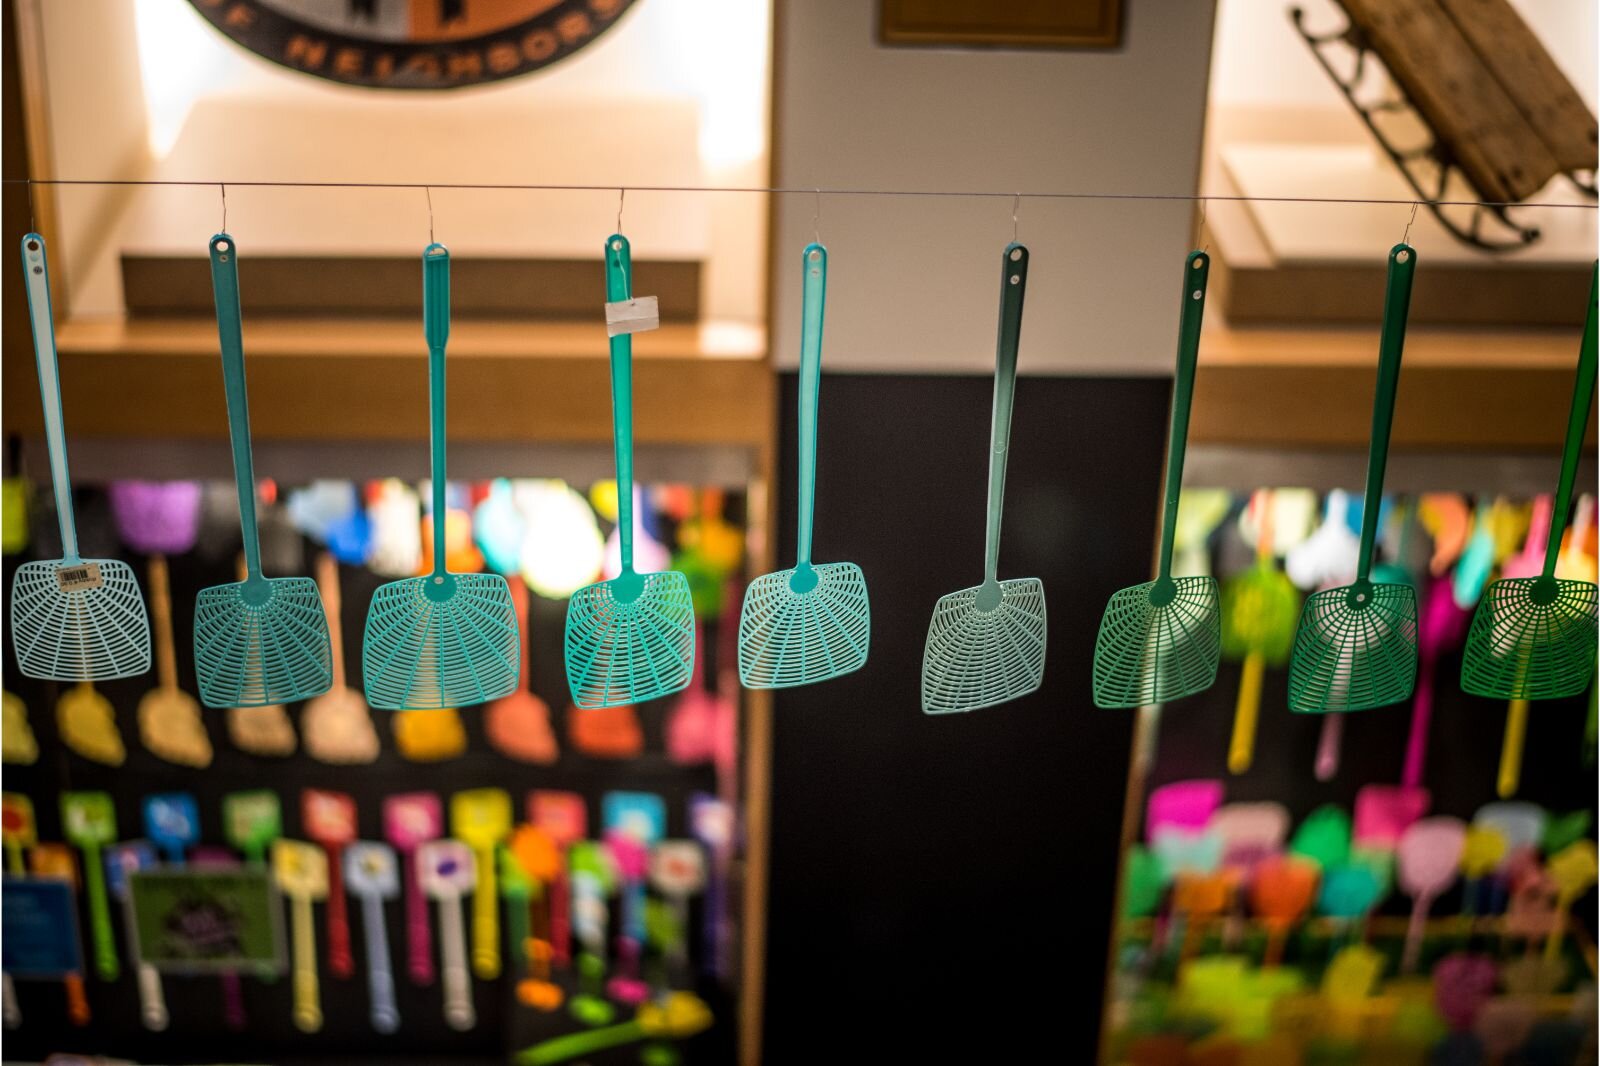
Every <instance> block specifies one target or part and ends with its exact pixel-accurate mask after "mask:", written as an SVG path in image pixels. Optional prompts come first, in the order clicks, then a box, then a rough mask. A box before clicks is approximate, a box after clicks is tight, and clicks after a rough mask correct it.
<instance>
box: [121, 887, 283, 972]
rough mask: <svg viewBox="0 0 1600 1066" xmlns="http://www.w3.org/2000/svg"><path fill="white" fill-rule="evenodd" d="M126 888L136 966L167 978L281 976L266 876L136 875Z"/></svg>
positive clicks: (278, 932) (279, 936) (279, 942)
mask: <svg viewBox="0 0 1600 1066" xmlns="http://www.w3.org/2000/svg"><path fill="white" fill-rule="evenodd" d="M128 885H129V890H130V893H131V894H130V897H129V917H130V920H131V922H132V925H133V933H134V941H135V942H134V950H135V952H136V953H137V955H138V958H139V960H140V961H141V962H145V963H149V964H150V965H151V966H153V967H155V968H156V969H157V970H160V971H162V972H166V973H188V974H195V973H221V972H225V971H235V970H243V971H247V972H253V973H258V974H260V973H281V972H282V971H283V931H282V927H281V924H280V922H279V918H278V915H279V914H280V913H281V911H282V908H281V907H280V906H279V904H278V895H277V892H276V890H275V889H274V888H273V887H272V881H271V879H270V878H269V876H268V874H267V871H266V870H263V869H251V868H245V869H224V868H219V869H203V868H202V869H152V870H141V871H138V872H136V873H134V874H133V875H132V876H131V877H130V878H129V880H128Z"/></svg>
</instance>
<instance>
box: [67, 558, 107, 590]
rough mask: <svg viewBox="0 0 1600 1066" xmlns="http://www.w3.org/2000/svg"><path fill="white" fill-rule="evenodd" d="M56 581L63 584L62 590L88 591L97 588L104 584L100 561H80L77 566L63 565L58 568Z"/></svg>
mask: <svg viewBox="0 0 1600 1066" xmlns="http://www.w3.org/2000/svg"><path fill="white" fill-rule="evenodd" d="M56 583H57V584H59V585H60V586H61V591H62V592H87V591H88V590H89V589H97V588H99V587H100V586H101V584H103V582H102V581H101V580H100V564H99V563H78V564H77V565H75V566H63V567H60V568H58V569H57V570H56Z"/></svg>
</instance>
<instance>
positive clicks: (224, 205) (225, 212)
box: [217, 182, 228, 233]
mask: <svg viewBox="0 0 1600 1066" xmlns="http://www.w3.org/2000/svg"><path fill="white" fill-rule="evenodd" d="M217 188H218V189H221V190H222V229H221V231H220V232H222V233H227V232H228V184H227V182H218V183H217Z"/></svg>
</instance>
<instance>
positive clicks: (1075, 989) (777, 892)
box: [765, 375, 1169, 1066]
mask: <svg viewBox="0 0 1600 1066" xmlns="http://www.w3.org/2000/svg"><path fill="white" fill-rule="evenodd" d="M795 386H796V381H795V378H794V376H793V375H786V376H785V377H784V379H783V399H782V404H783V406H782V433H783V449H782V460H781V462H782V465H781V467H780V482H779V486H778V492H779V493H780V499H781V503H780V507H779V520H780V522H781V526H780V529H779V538H778V541H779V551H780V556H779V558H780V559H781V560H782V565H792V561H791V560H792V554H793V552H794V544H795V532H794V528H793V526H794V522H795V514H796V508H795V501H794V499H793V493H794V470H795V463H796V445H795V441H794V439H793V438H794V434H795V432H796V428H795V411H794V407H795V400H796V394H795ZM991 388H992V386H991V382H990V381H989V379H987V378H977V377H938V378H934V377H923V378H917V377H888V376H839V377H828V378H827V379H826V380H825V381H824V383H823V389H822V405H821V416H820V431H819V432H820V440H819V446H818V463H819V473H818V478H817V527H816V529H817V532H816V538H815V543H816V552H815V557H816V561H818V562H828V561H836V560H849V561H852V562H855V563H858V564H859V565H860V566H861V568H862V569H863V571H865V574H866V578H867V582H868V586H869V589H870V594H871V598H872V608H873V633H872V651H871V656H870V658H869V660H868V663H867V666H866V667H865V668H864V669H863V670H861V671H860V672H859V673H857V674H854V675H851V676H849V677H846V678H842V679H840V680H837V681H833V682H829V683H827V684H823V685H818V686H812V687H809V688H802V689H791V690H787V691H784V692H780V693H778V695H777V700H776V706H775V710H774V714H775V718H776V733H775V754H774V766H773V814H772V889H771V897H770V908H771V912H770V915H769V921H768V929H769V934H768V936H769V940H768V958H767V965H768V979H767V1004H766V1019H767V1024H766V1055H765V1061H766V1062H767V1063H769V1064H772V1066H781V1064H785V1063H816V1062H843V1061H855V1062H862V1061H872V1060H874V1059H876V1060H877V1061H885V1062H887V1061H895V1062H918V1061H922V1062H953V1061H972V1062H979V1061H984V1062H1000V1061H1023V1060H1030V1059H1033V1058H1035V1057H1037V1056H1038V1055H1039V1050H1040V1049H1041V1048H1050V1049H1056V1050H1054V1051H1052V1052H1051V1053H1050V1054H1049V1057H1052V1058H1057V1059H1059V1060H1060V1061H1063V1062H1089V1061H1092V1060H1093V1056H1094V1052H1095V1042H1096V1039H1097V1033H1098V1026H1099V1013H1100V999H1101V984H1102V977H1103V969H1104V966H1105V960H1106V951H1107V938H1108V935H1109V922H1110V917H1111V912H1112V905H1113V898H1112V897H1113V893H1114V890H1115V877H1116V868H1117V845H1118V836H1119V831H1120V823H1121V815H1122V797H1123V790H1124V787H1125V784H1126V774H1127V765H1128V754H1129V744H1130V741H1131V737H1132V726H1133V717H1132V715H1131V713H1130V712H1117V711H1100V710H1097V709H1096V708H1095V707H1094V706H1093V705H1092V704H1091V702H1090V698H1089V692H1090V688H1089V668H1090V662H1091V659H1092V655H1093V647H1094V635H1095V631H1096V629H1097V628H1098V625H1099V620H1100V613H1101V610H1102V609H1103V607H1104V605H1105V601H1106V598H1107V597H1108V596H1109V595H1110V594H1111V593H1112V592H1113V591H1115V590H1116V589H1117V588H1120V587H1122V586H1124V585H1129V584H1134V583H1136V582H1138V581H1141V580H1144V579H1145V577H1146V576H1147V574H1148V572H1149V570H1150V564H1151V552H1152V547H1153V543H1154V534H1155V523H1156V520H1157V514H1156V512H1157V507H1158V504H1159V494H1160V477H1161V452H1162V449H1163V445H1164V439H1165V421H1166V411H1167V399H1168V392H1169V383H1168V382H1166V381H1164V380H1103V379H1083V378H1072V379H1067V378H1038V379H1024V380H1023V381H1022V382H1021V383H1020V384H1019V386H1018V391H1017V404H1016V416H1015V426H1014V433H1013V437H1012V447H1011V462H1010V474H1009V479H1008V483H1007V507H1006V517H1005V529H1004V536H1003V542H1002V543H1003V547H1002V551H1001V576H1002V577H1026V576H1036V577H1039V578H1041V579H1042V580H1043V581H1044V585H1045V591H1046V597H1047V602H1048V608H1049V650H1048V653H1047V660H1046V665H1045V679H1044V686H1043V688H1042V689H1041V690H1040V691H1039V692H1037V693H1035V694H1033V695H1032V696H1029V697H1027V698H1025V699H1022V700H1019V701H1016V702H1014V703H1011V704H1007V705H1004V706H1000V707H994V708H990V709H987V710H982V711H977V712H974V713H971V714H966V715H953V716H946V717H938V718H935V717H928V716H925V715H923V714H922V711H921V709H920V706H919V702H918V677H919V672H920V669H921V662H922V646H923V639H924V637H925V635H926V631H927V625H928V618H929V615H930V614H931V612H932V609H933V605H934V602H935V601H936V600H937V599H938V598H939V596H941V595H943V594H944V593H947V592H954V591H956V590H958V589H961V588H965V587H968V586H971V585H975V584H977V583H978V582H979V581H981V580H982V576H983V572H982V564H983V525H984V506H985V485H986V478H987V469H988V467H987V464H988V438H989V412H990V397H991Z"/></svg>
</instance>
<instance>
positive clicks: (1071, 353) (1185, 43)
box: [772, 0, 1212, 373]
mask: <svg viewBox="0 0 1600 1066" xmlns="http://www.w3.org/2000/svg"><path fill="white" fill-rule="evenodd" d="M1124 12H1125V14H1124V18H1125V26H1124V38H1123V44H1122V47H1121V48H1118V49H1114V50H1107V51H1089V50H1084V51H1061V50H994V49H983V50H956V49H945V48H885V47H880V46H879V45H878V43H877V40H876V37H877V32H876V20H877V5H876V4H874V3H868V2H866V0H784V2H782V3H780V4H779V5H778V7H777V11H776V15H775V25H776V33H777V36H776V39H775V47H776V48H777V49H778V50H779V51H778V55H777V59H776V71H777V78H778V81H777V83H776V84H775V86H774V92H775V94H776V102H777V122H776V126H775V129H774V150H775V152H776V157H775V158H776V167H775V169H776V172H777V178H778V182H777V183H778V184H779V185H782V186H799V187H813V186H850V187H867V188H888V189H921V190H949V189H958V190H1023V191H1035V192H1043V191H1104V192H1109V191H1117V192H1125V193H1129V192H1136V193H1178V194H1187V193H1192V192H1193V191H1194V190H1195V184H1196V175H1197V170H1198V165H1199V155H1200V139H1201V121H1202V116H1203V114H1204V110H1205V94H1206V80H1207V64H1208V58H1209V52H1210V42H1211V30H1212V24H1211V18H1212V3H1211V0H1193V2H1190V0H1184V2H1169V3H1150V2H1147V0H1133V2H1129V3H1127V4H1125V5H1124ZM779 199H780V202H779V204H778V225H777V228H776V231H775V236H774V248H773V252H772V255H773V270H774V271H775V276H776V278H777V295H778V298H777V301H776V306H775V308H774V313H773V330H774V333H773V348H774V352H775V353H776V354H777V356H778V358H779V360H780V361H781V362H783V363H785V364H791V365H792V364H793V363H794V362H795V361H796V360H797V358H798V353H799V311H800V306H799V296H800V276H799V265H800V264H799V259H800V253H801V249H802V247H803V246H804V245H805V244H806V242H807V241H809V240H810V239H811V237H812V223H811V219H812V216H813V214H814V213H815V207H814V202H813V197H812V196H810V195H800V196H785V197H780V198H779ZM1011 208H1012V201H1011V199H1010V198H1009V197H1004V198H999V199H971V198H968V199H947V198H938V199H935V198H864V197H850V198H846V197H824V199H823V203H822V212H821V221H820V227H819V228H820V230H821V235H822V240H823V242H824V243H825V244H826V245H827V246H828V249H829V258H830V277H829V282H830V284H829V292H828V302H827V322H826V331H825V343H824V352H825V355H824V359H825V363H826V365H827V366H828V367H829V368H831V369H847V370H863V371H865V370H894V371H906V372H914V371H978V372H983V371H987V370H992V368H993V365H994V343H995V316H996V309H997V307H998V303H999V293H998V288H999V281H1000V279H999V274H1000V271H999V259H1000V256H1001V250H1002V248H1003V247H1004V246H1005V244H1006V242H1007V241H1009V240H1010V239H1011ZM1190 219H1191V210H1190V208H1189V206H1188V205H1187V204H1185V203H1182V202H1150V201H1144V202H1136V201H1087V200H1084V201H1060V200H1057V201H1046V200H1030V199H1026V198H1024V200H1023V202H1022V207H1021V211H1020V217H1019V222H1018V233H1019V236H1020V238H1021V240H1022V241H1023V242H1024V243H1026V244H1027V245H1028V246H1029V250H1030V259H1031V267H1030V273H1029V285H1028V297H1027V304H1026V310H1025V317H1024V323H1023V329H1022V349H1021V354H1020V368H1021V370H1022V372H1023V373H1078V372H1112V373H1124V372H1125V373H1163V372H1170V368H1171V363H1172V359H1173V353H1174V346H1175V344H1176V338H1177V325H1178V290H1179V285H1180V282H1179V278H1180V276H1181V273H1182V264H1183V257H1184V255H1185V254H1186V252H1187V251H1188V240H1189V229H1190Z"/></svg>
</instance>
